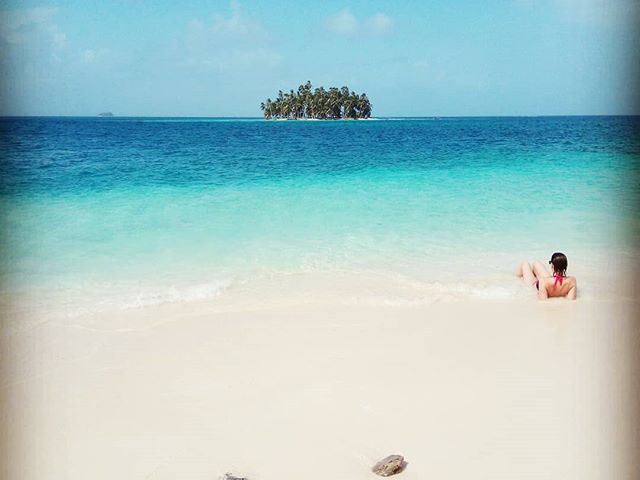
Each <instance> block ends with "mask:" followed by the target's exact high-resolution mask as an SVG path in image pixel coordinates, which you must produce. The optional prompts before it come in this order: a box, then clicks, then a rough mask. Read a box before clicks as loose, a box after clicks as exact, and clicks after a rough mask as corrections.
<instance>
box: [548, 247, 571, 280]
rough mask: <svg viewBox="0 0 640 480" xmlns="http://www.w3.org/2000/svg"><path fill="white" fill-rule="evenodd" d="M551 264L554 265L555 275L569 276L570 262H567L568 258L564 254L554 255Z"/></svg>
mask: <svg viewBox="0 0 640 480" xmlns="http://www.w3.org/2000/svg"><path fill="white" fill-rule="evenodd" d="M549 263H550V264H551V265H553V274H554V275H562V276H563V277H564V276H566V275H567V265H568V264H569V262H568V261H567V256H566V255H565V254H564V253H560V252H556V253H554V254H553V255H551V260H550V261H549Z"/></svg>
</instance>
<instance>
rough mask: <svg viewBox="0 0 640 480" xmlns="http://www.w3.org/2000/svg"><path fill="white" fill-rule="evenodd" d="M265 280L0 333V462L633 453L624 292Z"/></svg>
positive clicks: (569, 471)
mask: <svg viewBox="0 0 640 480" xmlns="http://www.w3.org/2000/svg"><path fill="white" fill-rule="evenodd" d="M290 282H291V285H290V286H291V287H292V288H293V285H294V284H301V282H300V279H290ZM280 287H282V285H280V286H279V288H280ZM270 288H273V282H265V283H264V284H262V285H260V284H258V285H251V286H243V287H238V288H236V289H235V290H232V291H230V292H227V294H225V295H224V296H223V297H221V298H218V299H215V300H207V301H202V302H192V303H190V304H188V305H184V304H165V305H159V306H155V307H148V308H142V309H131V310H129V311H120V312H119V313H117V314H114V313H113V312H112V313H111V314H104V313H103V314H100V315H94V316H86V317H79V318H75V319H72V320H68V321H66V322H54V321H49V322H43V323H37V322H33V323H31V324H30V326H29V327H28V328H27V327H25V326H24V325H26V324H25V323H22V324H21V325H22V326H21V327H20V328H17V327H16V328H4V329H3V333H4V336H3V344H2V347H3V348H2V351H3V361H2V369H3V371H2V412H3V421H2V437H3V441H4V446H3V448H2V452H3V456H4V458H3V459H2V461H1V462H0V463H1V464H2V465H3V466H2V469H3V471H2V477H3V478H21V479H24V480H30V479H41V478H52V479H54V478H61V479H62V478H68V479H76V478H77V479H79V478H93V479H105V480H106V479H113V478H132V479H133V478H136V479H174V478H192V479H215V478H218V476H220V475H222V474H224V473H225V472H231V473H234V474H236V475H239V476H246V477H247V478H249V479H252V480H261V479H282V478H291V479H293V478H305V479H311V480H313V479H334V480H335V479H345V480H346V479H363V480H364V479H371V478H375V475H374V474H373V473H371V471H370V468H371V466H372V465H373V464H374V463H375V462H376V461H377V460H379V459H380V458H382V457H384V456H386V455H388V454H391V453H399V454H402V455H404V456H405V457H406V460H407V462H408V466H407V468H406V470H405V471H404V472H403V473H402V474H401V475H400V476H399V477H398V478H404V479H407V480H409V479H423V478H460V479H465V478H487V479H488V478H491V479H495V478H505V479H507V478H536V479H540V478H549V479H558V478H563V479H581V480H584V479H605V478H620V479H632V478H634V475H635V474H636V473H637V471H638V468H639V467H640V465H639V463H638V459H637V456H635V452H637V450H638V447H639V445H640V443H639V436H638V429H637V425H638V417H637V405H636V401H637V398H638V393H639V391H638V384H637V378H638V376H637V375H638V371H637V365H638V363H637V362H636V361H635V360H637V359H638V351H639V339H640V336H639V335H638V333H639V332H638V330H639V326H638V323H637V319H636V318H635V317H636V314H637V303H635V302H634V301H632V300H628V301H622V302H620V301H618V302H613V301H604V300H601V301H597V300H592V299H586V300H584V299H583V300H578V301H576V302H570V301H563V300H550V301H547V302H538V301H536V300H535V299H534V298H533V296H532V297H531V298H530V299H527V300H525V301H522V300H521V299H520V300H518V301H509V300H499V301H497V300H486V301H483V300H475V301H472V300H465V301H442V302H436V303H433V304H422V305H382V304H378V305H367V304H363V303H359V304H358V303H355V302H353V303H349V302H342V303H340V302H337V301H335V299H334V300H333V301H329V300H328V299H327V298H320V297H316V300H313V299H312V298H310V297H308V296H307V297H304V296H300V295H298V296H297V297H296V299H293V297H290V298H289V300H288V301H284V296H283V295H280V296H279V297H278V296H274V295H273V292H271V291H270ZM260 292H261V294H260V295H256V294H257V293H260ZM269 295H271V297H269ZM269 298H271V300H272V301H267V299H269ZM256 299H259V300H256ZM16 325H17V324H16Z"/></svg>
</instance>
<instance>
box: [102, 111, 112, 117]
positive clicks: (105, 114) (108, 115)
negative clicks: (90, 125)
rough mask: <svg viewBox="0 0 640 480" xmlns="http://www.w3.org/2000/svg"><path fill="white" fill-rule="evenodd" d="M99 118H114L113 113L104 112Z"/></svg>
mask: <svg viewBox="0 0 640 480" xmlns="http://www.w3.org/2000/svg"><path fill="white" fill-rule="evenodd" d="M98 116H99V117H113V113H111V112H102V113H99V114H98Z"/></svg>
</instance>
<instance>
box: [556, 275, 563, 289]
mask: <svg viewBox="0 0 640 480" xmlns="http://www.w3.org/2000/svg"><path fill="white" fill-rule="evenodd" d="M562 280H564V277H563V276H562V275H556V280H555V282H553V288H556V285H558V283H559V284H560V286H562Z"/></svg>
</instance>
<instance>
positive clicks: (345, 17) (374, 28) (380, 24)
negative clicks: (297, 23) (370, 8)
mask: <svg viewBox="0 0 640 480" xmlns="http://www.w3.org/2000/svg"><path fill="white" fill-rule="evenodd" d="M392 25H393V22H392V20H391V18H389V17H388V16H387V15H385V14H383V13H376V14H375V15H373V16H372V17H369V18H365V19H364V20H358V18H356V16H355V15H353V14H352V13H351V10H349V9H348V8H345V9H343V10H341V11H339V12H338V13H336V14H335V15H332V16H330V17H328V18H327V19H326V20H325V26H326V28H327V30H329V31H330V32H333V33H338V34H340V35H347V36H353V35H357V34H364V35H383V34H385V33H387V32H388V31H389V30H390V29H391V27H392Z"/></svg>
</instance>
